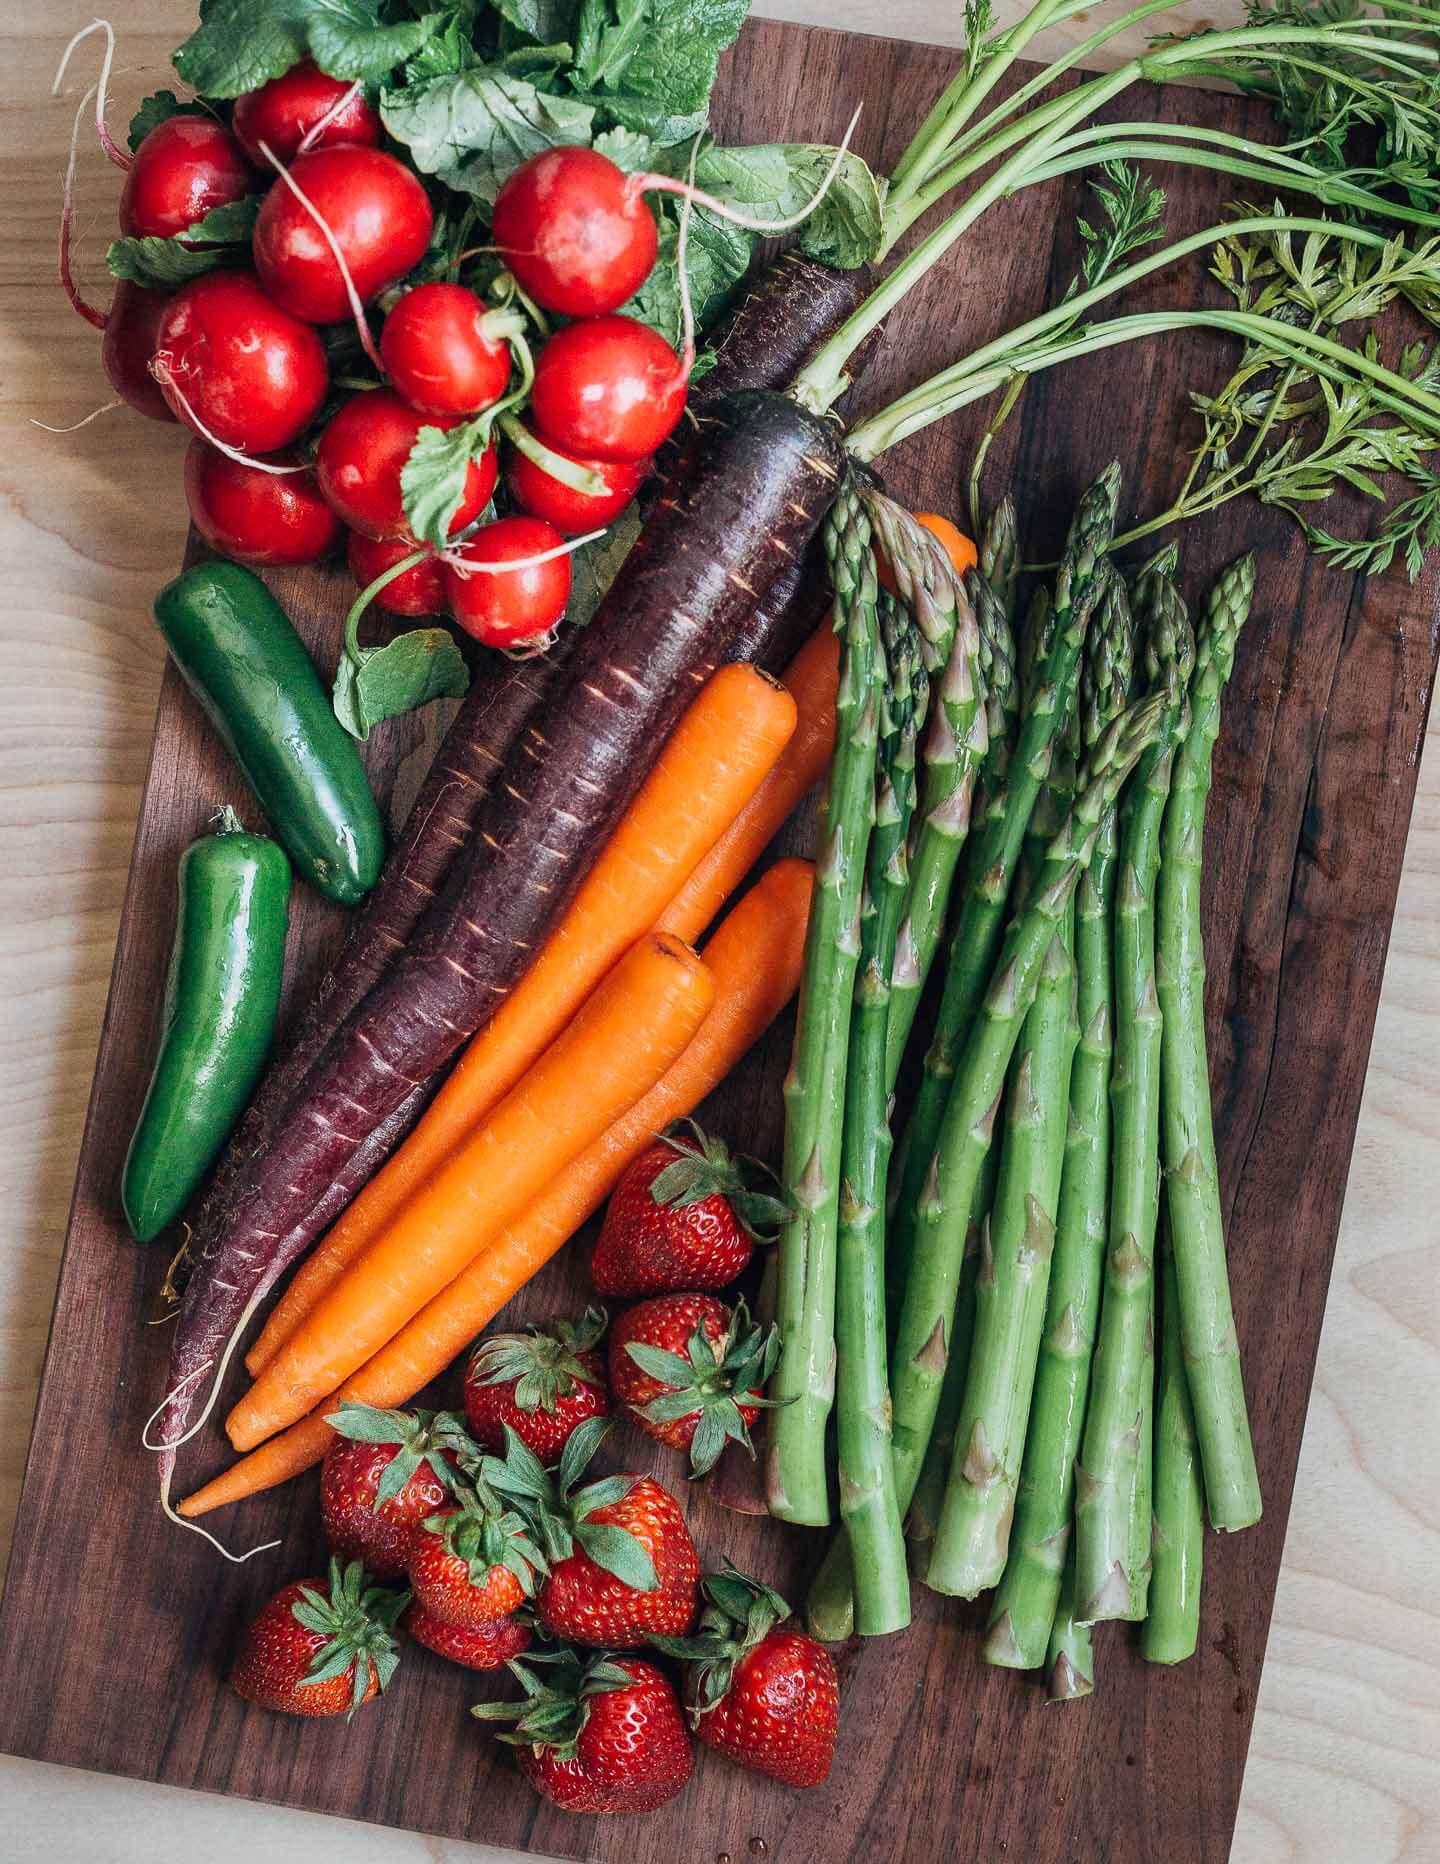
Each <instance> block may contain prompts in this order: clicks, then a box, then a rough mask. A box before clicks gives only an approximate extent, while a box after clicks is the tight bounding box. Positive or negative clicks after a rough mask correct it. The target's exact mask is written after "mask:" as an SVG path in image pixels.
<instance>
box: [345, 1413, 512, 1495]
mask: <svg viewBox="0 0 1440 1864" xmlns="http://www.w3.org/2000/svg"><path fill="white" fill-rule="evenodd" d="M325 1422H326V1423H327V1424H328V1425H329V1426H330V1428H331V1429H332V1430H333V1431H336V1432H337V1433H338V1434H339V1435H340V1436H342V1437H348V1438H349V1439H350V1440H351V1441H352V1442H354V1443H393V1444H395V1445H396V1450H395V1454H394V1456H393V1457H392V1458H391V1459H390V1461H389V1463H387V1464H386V1466H385V1469H384V1470H383V1472H382V1473H381V1476H380V1480H379V1482H378V1483H377V1484H376V1488H375V1500H374V1503H373V1506H374V1507H375V1508H381V1507H383V1506H384V1504H385V1503H386V1502H390V1501H394V1499H395V1497H396V1496H397V1495H398V1494H399V1493H400V1491H401V1489H403V1488H404V1487H405V1484H406V1483H407V1482H408V1481H409V1480H410V1478H411V1477H412V1476H413V1475H414V1474H415V1472H416V1470H418V1469H419V1468H420V1466H421V1465H422V1464H424V1465H425V1466H426V1467H427V1468H429V1469H430V1470H431V1471H432V1472H433V1474H434V1475H435V1476H436V1478H437V1479H438V1480H439V1481H440V1482H442V1483H444V1485H445V1487H446V1488H453V1487H454V1486H455V1475H456V1466H457V1464H458V1466H459V1467H460V1468H461V1469H464V1470H467V1471H469V1470H473V1469H474V1468H475V1467H476V1465H477V1463H478V1461H479V1457H480V1449H479V1445H478V1444H476V1443H475V1442H474V1441H473V1440H472V1438H471V1436H470V1433H469V1432H468V1431H467V1430H466V1428H465V1425H464V1422H463V1420H462V1419H461V1418H459V1417H457V1416H456V1415H455V1414H454V1412H453V1411H382V1410H380V1409H378V1408H377V1407H376V1406H374V1405H368V1404H346V1405H341V1407H340V1409H339V1410H338V1411H333V1412H331V1413H330V1415H329V1416H328V1417H327V1418H326V1419H325ZM447 1451H448V1452H449V1455H447V1454H446V1452H447ZM452 1458H453V1460H452Z"/></svg>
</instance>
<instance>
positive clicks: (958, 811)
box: [885, 526, 989, 1093]
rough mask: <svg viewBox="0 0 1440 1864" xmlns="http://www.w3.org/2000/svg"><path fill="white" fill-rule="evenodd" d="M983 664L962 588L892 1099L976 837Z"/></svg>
mask: <svg viewBox="0 0 1440 1864" xmlns="http://www.w3.org/2000/svg"><path fill="white" fill-rule="evenodd" d="M916 529H917V530H918V529H919V527H918V526H917V527H916ZM921 535H922V536H925V535H928V533H925V532H922V533H921ZM897 580H898V576H897ZM979 661H980V630H979V626H978V623H977V621H976V618H975V610H974V607H973V606H972V603H971V599H970V596H969V594H968V593H966V592H965V588H964V586H963V585H962V600H961V602H960V603H959V605H958V607H957V610H956V617H955V627H954V630H953V635H952V639H951V644H950V655H949V659H948V660H947V661H946V663H945V666H944V669H943V671H942V672H941V674H940V680H939V689H938V691H937V693H936V703H935V705H934V707H933V711H932V716H931V719H930V728H929V730H928V732H927V733H926V737H925V783H924V796H923V799H922V803H921V809H920V824H919V832H918V834H917V835H916V837H915V852H914V855H913V857H912V859H911V862H910V884H909V891H908V894H907V896H906V900H905V914H904V918H903V920H902V921H901V925H900V931H899V935H898V938H897V942H896V947H895V963H894V979H893V984H892V989H891V993H890V1015H889V1023H888V1026H887V1031H886V1040H885V1084H886V1090H887V1092H890V1093H893V1091H894V1088H895V1080H896V1077H897V1076H898V1074H899V1072H900V1063H901V1061H902V1060H903V1058H904V1054H905V1044H906V1041H907V1040H908V1038H909V1035H910V1028H911V1024H912V1023H913V1022H914V1020H915V1012H916V1010H917V1009H918V1008H919V1005H920V992H921V990H922V989H923V988H924V985H925V979H926V978H927V976H928V975H929V972H930V965H931V963H932V961H933V959H934V957H935V953H936V950H937V949H938V947H939V944H940V935H941V933H942V931H943V930H944V926H945V911H946V908H947V906H948V905H949V901H950V886H951V881H952V880H953V878H954V874H955V868H956V865H957V863H958V861H959V859H960V854H961V851H962V849H963V848H964V846H965V841H966V837H967V836H968V835H969V833H970V808H971V801H972V797H973V792H974V787H975V780H976V776H977V773H978V771H979V769H980V765H981V763H982V761H983V759H984V757H985V753H986V750H987V749H988V746H989V733H988V730H987V726H986V713H985V704H984V689H983V687H982V685H981V680H980V667H979Z"/></svg>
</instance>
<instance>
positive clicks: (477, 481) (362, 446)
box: [315, 388, 499, 537]
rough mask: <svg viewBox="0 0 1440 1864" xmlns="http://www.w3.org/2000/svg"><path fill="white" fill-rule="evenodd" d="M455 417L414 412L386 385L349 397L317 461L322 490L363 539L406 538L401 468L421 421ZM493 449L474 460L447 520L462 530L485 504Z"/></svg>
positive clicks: (437, 422)
mask: <svg viewBox="0 0 1440 1864" xmlns="http://www.w3.org/2000/svg"><path fill="white" fill-rule="evenodd" d="M460 425H461V421H460V417H459V416H458V415H452V416H445V415H433V414H419V413H417V412H416V410H415V409H414V408H412V407H409V406H408V405H407V404H406V403H405V402H403V401H402V400H401V399H400V397H399V396H398V395H396V394H394V393H392V391H391V390H390V389H388V388H370V389H366V390H365V392H364V393H363V394H359V395H356V396H355V397H354V398H353V400H350V401H347V402H346V403H345V405H344V407H343V408H341V409H340V410H339V412H338V413H337V414H335V415H334V416H333V417H332V418H331V420H330V422H329V423H328V425H327V426H326V428H325V431H324V433H322V434H321V436H320V447H319V452H318V453H317V455H316V460H315V465H316V469H317V471H318V472H319V474H320V490H321V491H322V492H323V493H324V494H325V496H326V498H327V499H328V500H329V501H330V504H331V505H332V507H333V508H334V509H335V510H336V511H338V512H339V514H340V516H341V517H342V518H343V519H344V520H345V522H346V523H347V524H348V525H349V526H350V528H351V530H352V531H363V532H364V533H365V535H366V536H367V537H409V536H410V535H411V531H410V525H409V521H408V520H407V518H406V516H405V502H404V497H403V495H402V492H401V487H400V474H401V472H402V471H403V470H404V466H405V462H406V460H407V459H409V457H410V449H411V448H412V447H413V446H414V444H415V440H416V437H417V435H418V434H419V432H420V430H421V428H422V427H440V428H444V429H445V430H446V431H447V432H448V430H449V429H450V428H452V427H459V426H460ZM498 470H499V469H498V467H497V465H496V462H495V449H494V447H487V448H486V449H485V451H484V452H483V453H482V454H481V455H480V457H479V459H475V460H471V462H470V464H469V466H468V467H467V469H466V472H465V494H464V497H463V498H462V499H461V501H460V505H459V508H458V510H457V511H456V512H455V515H454V516H453V517H452V518H451V520H450V533H451V535H452V536H454V534H455V533H456V532H457V531H463V530H464V528H465V526H466V525H467V524H473V523H474V522H475V520H476V518H478V517H479V516H480V513H481V512H482V511H483V510H484V509H485V506H486V504H487V502H488V500H489V497H490V494H491V493H492V492H493V491H494V490H495V479H496V476H497V473H498Z"/></svg>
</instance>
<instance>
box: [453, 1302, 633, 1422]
mask: <svg viewBox="0 0 1440 1864" xmlns="http://www.w3.org/2000/svg"><path fill="white" fill-rule="evenodd" d="M608 1323H609V1316H608V1315H607V1314H606V1312H605V1309H604V1308H603V1307H587V1308H586V1310H585V1312H584V1314H583V1315H582V1317H581V1318H580V1319H579V1320H578V1321H576V1320H563V1319H561V1320H552V1321H551V1322H550V1323H549V1325H548V1326H545V1327H541V1326H531V1327H527V1328H526V1330H525V1332H524V1333H497V1334H496V1335H495V1336H494V1337H493V1338H492V1339H488V1340H482V1341H481V1342H480V1344H479V1345H478V1346H477V1347H476V1348H475V1353H474V1356H473V1358H472V1359H471V1361H470V1376H471V1378H472V1379H473V1380H474V1381H475V1382H476V1383H477V1384H480V1385H508V1384H509V1383H511V1382H512V1381H513V1382H514V1385H515V1402H516V1404H517V1405H519V1407H520V1409H521V1410H522V1411H548V1412H550V1413H552V1414H553V1413H554V1411H555V1408H556V1406H557V1405H558V1404H559V1402H560V1400H561V1399H562V1398H567V1397H569V1395H570V1393H571V1392H572V1391H574V1389H575V1387H576V1386H577V1385H593V1384H594V1383H595V1374H594V1372H593V1371H592V1370H591V1368H589V1367H588V1366H586V1365H585V1363H584V1361H583V1360H582V1359H581V1357H580V1355H581V1354H582V1353H586V1352H589V1351H590V1350H591V1349H592V1348H594V1347H595V1346H597V1345H598V1344H599V1343H600V1340H601V1338H602V1337H603V1335H604V1332H605V1328H606V1326H607V1325H608Z"/></svg>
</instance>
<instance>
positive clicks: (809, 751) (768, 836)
mask: <svg viewBox="0 0 1440 1864" xmlns="http://www.w3.org/2000/svg"><path fill="white" fill-rule="evenodd" d="M839 677H840V643H839V641H838V640H837V639H836V637H835V631H834V629H833V628H832V627H831V626H830V623H829V622H828V621H826V622H825V624H824V625H823V626H822V627H820V628H819V629H817V630H816V632H815V633H814V634H812V635H811V637H810V639H809V640H808V641H807V642H806V643H805V645H804V646H803V647H802V648H801V649H800V652H799V653H798V654H797V655H796V656H795V658H794V659H793V660H792V661H791V662H790V665H789V666H788V667H787V668H786V669H785V674H784V680H785V684H786V686H787V687H788V688H789V689H790V691H791V692H792V693H793V694H794V695H795V704H796V706H797V708H798V709H799V721H798V723H797V724H796V727H795V735H794V737H792V738H791V740H790V742H789V743H788V744H787V745H786V746H785V749H784V750H783V751H782V752H781V753H780V758H779V761H778V762H777V764H776V765H775V768H774V769H773V770H772V771H771V772H770V774H769V776H768V777H766V779H765V781H764V782H763V783H762V784H761V785H760V787H759V789H758V790H756V792H755V794H754V795H753V796H752V797H751V798H750V801H749V802H748V803H747V804H746V805H745V807H744V808H743V809H742V810H741V811H740V813H739V815H738V816H736V818H735V820H734V821H733V822H732V823H731V824H730V826H729V828H728V829H726V831H725V833H724V834H723V835H722V836H721V837H720V839H719V840H718V841H717V842H716V843H715V845H714V846H713V847H712V848H711V850H710V852H709V853H708V854H707V855H706V856H705V858H704V860H702V861H701V862H700V864H699V866H698V867H696V868H695V869H694V871H693V872H692V873H691V875H690V878H689V879H688V880H687V881H686V882H685V884H684V886H683V887H681V889H680V891H679V892H678V893H677V894H676V895H675V898H674V899H673V900H672V901H671V902H670V904H669V906H667V907H666V909H665V911H664V912H663V913H662V914H661V915H660V918H659V921H658V923H657V925H656V928H655V929H656V931H657V932H673V933H674V934H675V936H676V938H683V939H697V938H699V936H700V934H701V933H702V932H703V931H704V930H705V928H706V926H708V925H709V924H710V922H711V920H712V919H713V918H714V917H715V915H716V913H718V912H719V910H720V908H721V907H722V906H723V905H724V904H725V902H726V900H727V899H729V897H730V895H731V894H732V893H733V892H734V891H735V889H736V887H738V886H739V885H740V882H741V881H742V880H743V879H744V878H745V876H746V875H747V874H748V873H749V872H750V869H751V868H752V867H753V866H754V865H755V863H756V861H758V860H759V858H760V856H761V855H762V854H763V853H764V852H765V850H766V848H768V847H769V845H770V843H771V842H772V841H773V840H774V838H775V835H776V832H777V831H778V829H779V828H780V826H781V824H782V823H783V822H784V821H785V819H786V817H787V816H788V815H789V814H790V812H791V810H792V809H793V808H794V807H795V805H796V804H797V803H798V802H799V801H800V800H801V799H802V797H804V796H806V795H807V794H808V793H809V792H810V791H811V790H812V789H813V788H814V787H815V785H816V784H817V783H818V782H819V781H820V779H821V777H823V776H824V774H825V770H826V767H827V765H828V764H829V762H830V753H831V752H832V751H833V750H834V748H835V686H836V682H837V680H838V679H839Z"/></svg>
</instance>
